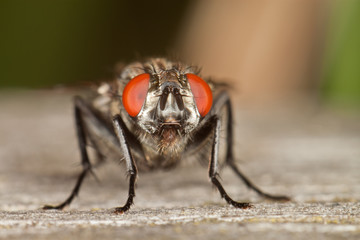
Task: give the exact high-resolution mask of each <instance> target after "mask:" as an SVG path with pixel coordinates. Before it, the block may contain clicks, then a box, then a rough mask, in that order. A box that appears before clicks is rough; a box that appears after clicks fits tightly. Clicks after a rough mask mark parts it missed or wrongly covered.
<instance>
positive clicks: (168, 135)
mask: <svg viewBox="0 0 360 240" xmlns="http://www.w3.org/2000/svg"><path fill="white" fill-rule="evenodd" d="M195 72H196V70H195V69H194V68H192V67H188V66H184V65H182V64H179V63H175V62H169V61H166V60H164V59H152V60H150V61H149V62H146V63H143V64H140V63H136V64H133V65H130V66H129V67H127V68H126V69H125V70H124V71H123V73H122V75H121V79H127V81H126V85H125V86H124V87H123V88H120V91H122V105H123V107H124V109H125V110H126V112H127V113H128V115H129V116H130V118H131V119H132V120H133V122H134V124H136V125H137V126H138V127H139V128H140V129H142V130H144V131H145V132H146V133H148V134H151V136H152V137H154V138H156V139H157V140H158V141H159V142H160V145H161V147H162V148H167V147H171V146H173V145H175V144H176V143H178V142H179V140H180V139H181V138H182V136H185V135H187V134H189V133H191V132H192V131H193V130H194V129H195V128H196V127H197V126H198V125H199V122H200V121H201V119H202V118H203V117H205V116H206V115H207V114H208V112H209V111H210V109H211V105H212V91H211V89H210V87H209V85H208V84H207V83H206V82H205V81H204V80H203V79H201V78H200V77H198V76H197V75H196V74H195ZM129 79H130V80H129Z"/></svg>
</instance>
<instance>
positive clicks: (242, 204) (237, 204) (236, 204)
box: [224, 196, 253, 209]
mask: <svg viewBox="0 0 360 240" xmlns="http://www.w3.org/2000/svg"><path fill="white" fill-rule="evenodd" d="M224 198H225V200H226V202H227V203H228V204H230V205H232V206H234V207H236V208H242V209H246V208H251V207H253V205H252V204H250V203H247V202H236V201H234V200H232V199H231V198H230V197H229V196H224Z"/></svg>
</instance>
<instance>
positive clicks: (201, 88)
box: [186, 73, 213, 117]
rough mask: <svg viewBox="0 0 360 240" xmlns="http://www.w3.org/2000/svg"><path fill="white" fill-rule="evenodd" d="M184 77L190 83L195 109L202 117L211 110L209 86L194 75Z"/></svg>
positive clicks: (189, 74) (211, 98)
mask: <svg viewBox="0 0 360 240" xmlns="http://www.w3.org/2000/svg"><path fill="white" fill-rule="evenodd" d="M186 77H187V79H188V81H189V83H190V88H191V91H192V93H193V95H194V98H195V102H196V107H197V109H198V111H199V113H200V115H201V116H202V117H204V116H205V115H206V114H207V113H208V112H209V111H210V109H211V105H212V100H213V97H212V92H211V89H210V87H209V85H208V84H207V83H206V82H205V81H204V80H202V79H201V78H200V77H198V76H196V75H195V74H191V73H188V74H186Z"/></svg>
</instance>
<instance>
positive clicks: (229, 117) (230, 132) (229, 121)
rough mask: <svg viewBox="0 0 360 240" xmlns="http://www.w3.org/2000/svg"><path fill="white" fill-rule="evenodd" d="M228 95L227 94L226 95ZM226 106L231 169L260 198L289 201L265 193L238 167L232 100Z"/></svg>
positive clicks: (228, 155) (228, 153)
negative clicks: (234, 150)
mask: <svg viewBox="0 0 360 240" xmlns="http://www.w3.org/2000/svg"><path fill="white" fill-rule="evenodd" d="M226 95H227V94H226ZM224 100H225V101H224V104H225V106H226V108H227V113H228V114H227V155H226V162H227V164H228V165H229V166H230V167H231V169H232V170H233V171H234V172H235V174H236V175H237V176H238V177H239V178H240V179H241V180H243V181H244V183H245V184H246V186H247V187H248V188H250V189H253V190H254V191H255V192H256V193H258V194H259V195H260V196H262V197H265V198H268V199H271V200H276V201H289V200H290V198H289V197H287V196H283V195H271V194H268V193H265V192H263V191H262V190H261V189H260V188H258V187H257V186H256V185H255V184H253V183H252V182H251V181H250V180H249V179H248V178H247V177H246V176H245V175H244V174H243V173H242V172H241V171H240V170H239V168H238V167H237V166H236V164H235V161H234V157H233V128H232V108H231V102H230V98H229V97H227V99H224Z"/></svg>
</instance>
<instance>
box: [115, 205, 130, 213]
mask: <svg viewBox="0 0 360 240" xmlns="http://www.w3.org/2000/svg"><path fill="white" fill-rule="evenodd" d="M129 209H130V206H127V205H125V206H123V207H117V208H115V211H114V213H115V214H123V213H125V212H127V211H129Z"/></svg>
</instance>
